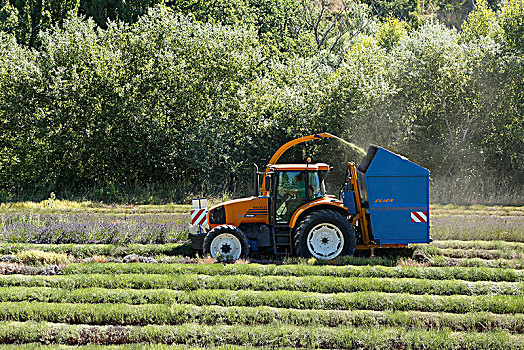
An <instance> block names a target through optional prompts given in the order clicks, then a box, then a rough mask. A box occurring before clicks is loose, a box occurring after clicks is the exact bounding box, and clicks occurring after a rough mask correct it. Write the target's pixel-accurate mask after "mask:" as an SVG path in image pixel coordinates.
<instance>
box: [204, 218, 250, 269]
mask: <svg viewBox="0 0 524 350" xmlns="http://www.w3.org/2000/svg"><path fill="white" fill-rule="evenodd" d="M208 254H209V255H211V256H212V257H213V258H214V259H219V258H220V259H224V260H237V259H241V258H242V259H244V258H247V256H248V254H249V242H248V241H247V238H246V235H245V234H244V233H243V232H242V231H240V230H239V229H238V228H237V227H235V226H232V225H221V226H217V227H215V228H214V229H212V230H211V231H209V233H208V234H207V235H206V237H205V238H204V255H208Z"/></svg>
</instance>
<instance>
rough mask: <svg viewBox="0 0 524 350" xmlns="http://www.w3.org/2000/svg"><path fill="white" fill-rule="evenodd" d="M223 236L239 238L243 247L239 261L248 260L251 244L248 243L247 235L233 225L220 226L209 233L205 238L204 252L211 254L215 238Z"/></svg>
mask: <svg viewBox="0 0 524 350" xmlns="http://www.w3.org/2000/svg"><path fill="white" fill-rule="evenodd" d="M222 234H230V235H233V236H235V237H236V238H238V240H239V241H240V245H241V251H240V257H239V259H246V258H247V257H248V255H249V242H248V241H247V238H246V235H245V234H244V233H243V232H242V231H240V229H239V228H238V227H235V226H233V225H220V226H217V227H215V228H214V229H212V230H211V231H209V233H208V234H207V235H206V237H205V238H204V245H203V252H204V256H205V255H210V256H212V254H211V243H212V242H213V240H214V239H215V238H217V237H218V236H220V235H222ZM220 253H221V254H224V255H227V253H224V252H220Z"/></svg>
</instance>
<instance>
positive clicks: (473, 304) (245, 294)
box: [0, 287, 524, 314]
mask: <svg viewBox="0 0 524 350" xmlns="http://www.w3.org/2000/svg"><path fill="white" fill-rule="evenodd" d="M0 301H1V302H20V301H34V302H50V303H89V304H98V303H106V304H107V303H109V304H122V303H125V304H133V305H138V304H168V305H171V304H192V305H197V306H206V305H217V306H225V307H229V306H247V307H259V306H269V307H276V308H286V309H312V310H376V311H383V310H395V311H411V310H413V311H426V312H449V313H468V312H481V311H485V312H492V313H497V314H509V313H522V312H523V310H524V298H522V296H520V295H512V296H509V295H508V296H497V295H482V296H464V295H449V296H435V295H411V294H391V293H379V292H360V293H336V294H323V293H312V292H293V291H251V290H240V291H231V290H223V289H217V290H195V291H173V290H169V289H151V290H139V289H103V288H87V289H75V290H70V289H67V288H66V289H59V288H46V287H34V288H25V287H11V288H0Z"/></svg>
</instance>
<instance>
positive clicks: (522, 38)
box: [500, 0, 524, 53]
mask: <svg viewBox="0 0 524 350" xmlns="http://www.w3.org/2000/svg"><path fill="white" fill-rule="evenodd" d="M500 26H501V28H502V36H503V38H504V42H505V44H506V45H507V47H508V48H509V49H511V50H515V51H517V52H520V53H524V0H508V2H507V3H506V5H505V6H504V7H503V8H502V13H501V15H500Z"/></svg>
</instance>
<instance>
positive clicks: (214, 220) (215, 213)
mask: <svg viewBox="0 0 524 350" xmlns="http://www.w3.org/2000/svg"><path fill="white" fill-rule="evenodd" d="M209 223H210V224H225V223H226V210H225V209H224V206H223V205H222V206H220V207H218V208H215V209H213V210H211V211H210V212H209Z"/></svg>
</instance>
